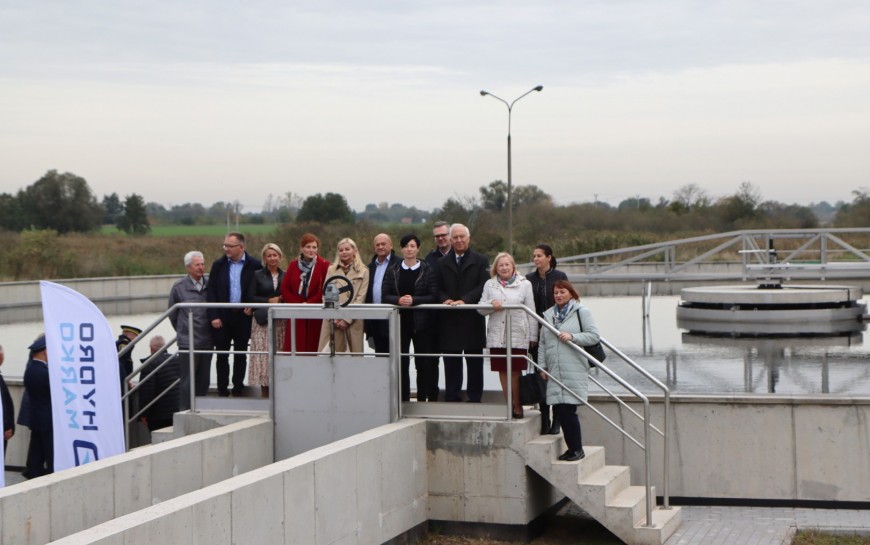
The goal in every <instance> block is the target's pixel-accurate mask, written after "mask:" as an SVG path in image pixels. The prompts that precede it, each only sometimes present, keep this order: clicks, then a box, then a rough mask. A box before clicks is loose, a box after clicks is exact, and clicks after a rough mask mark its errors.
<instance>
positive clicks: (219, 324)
mask: <svg viewBox="0 0 870 545" xmlns="http://www.w3.org/2000/svg"><path fill="white" fill-rule="evenodd" d="M223 325H224V324H223V322H221V319H220V318H215V319H214V320H212V321H211V326H212V327H213V328H215V329H220V328H221V327H223Z"/></svg>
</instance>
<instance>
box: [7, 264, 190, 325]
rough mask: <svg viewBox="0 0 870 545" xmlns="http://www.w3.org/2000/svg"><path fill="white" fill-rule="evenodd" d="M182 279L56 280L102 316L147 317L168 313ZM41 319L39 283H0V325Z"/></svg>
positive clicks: (137, 277) (132, 277)
mask: <svg viewBox="0 0 870 545" xmlns="http://www.w3.org/2000/svg"><path fill="white" fill-rule="evenodd" d="M182 276H183V275H161V276H120V277H113V278H77V279H71V280H55V281H54V282H57V283H58V284H62V285H64V286H66V287H68V288H71V289H74V290H76V291H77V292H79V293H81V294H83V295H84V296H86V297H87V298H88V299H90V300H91V301H93V302H94V304H96V305H97V307H99V308H100V310H102V311H103V314H106V315H110V316H112V315H117V314H144V313H147V312H162V311H164V310H166V302H167V301H168V300H169V290H170V289H171V288H172V284H173V283H174V282H175V281H176V280H178V279H179V278H181V277H182ZM41 319H42V299H41V297H40V294H39V282H37V281H28V282H0V324H11V323H18V322H34V321H38V320H41Z"/></svg>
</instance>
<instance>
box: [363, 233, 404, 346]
mask: <svg viewBox="0 0 870 545" xmlns="http://www.w3.org/2000/svg"><path fill="white" fill-rule="evenodd" d="M374 245H375V255H374V257H373V258H372V261H371V263H369V278H370V279H371V281H370V282H369V291H368V293H366V303H373V304H376V305H379V304H381V303H382V302H383V299H381V293H382V290H381V288H382V287H383V284H384V274H385V273H386V272H387V267H397V266H398V265H399V263H401V262H402V260H401V259H399V258H397V257H396V254H394V253H393V241H392V239H390V235H388V234H386V233H381V234H379V235H376V236H375V239H374ZM365 332H366V336H367V337H368V338H369V346H371V345H372V344H374V349H375V352H377V353H379V354H381V353H386V352H389V351H390V326H389V323H388V322H387V320H366V322H365Z"/></svg>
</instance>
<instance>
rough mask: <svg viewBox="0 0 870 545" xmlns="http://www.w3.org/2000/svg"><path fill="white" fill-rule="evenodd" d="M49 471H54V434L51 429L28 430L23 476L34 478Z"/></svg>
mask: <svg viewBox="0 0 870 545" xmlns="http://www.w3.org/2000/svg"><path fill="white" fill-rule="evenodd" d="M49 473H54V434H53V432H52V431H51V430H38V431H34V430H30V446H29V447H28V448H27V467H26V468H25V470H24V476H25V477H27V478H28V479H35V478H36V477H42V476H43V475H48V474H49Z"/></svg>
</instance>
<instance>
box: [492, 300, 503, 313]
mask: <svg viewBox="0 0 870 545" xmlns="http://www.w3.org/2000/svg"><path fill="white" fill-rule="evenodd" d="M501 305H502V301H501V300H499V299H493V301H492V308H494V309H495V310H497V311H498V310H501Z"/></svg>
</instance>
